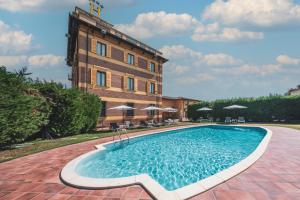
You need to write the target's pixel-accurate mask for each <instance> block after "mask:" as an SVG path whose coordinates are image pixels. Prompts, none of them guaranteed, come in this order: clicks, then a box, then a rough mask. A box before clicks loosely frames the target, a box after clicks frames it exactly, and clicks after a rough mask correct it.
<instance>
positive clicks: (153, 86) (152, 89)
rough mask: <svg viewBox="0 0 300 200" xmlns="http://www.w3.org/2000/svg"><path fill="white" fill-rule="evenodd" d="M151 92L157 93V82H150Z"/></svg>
mask: <svg viewBox="0 0 300 200" xmlns="http://www.w3.org/2000/svg"><path fill="white" fill-rule="evenodd" d="M150 93H151V94H154V93H155V84H154V83H150Z"/></svg>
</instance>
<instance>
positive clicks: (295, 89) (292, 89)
mask: <svg viewBox="0 0 300 200" xmlns="http://www.w3.org/2000/svg"><path fill="white" fill-rule="evenodd" d="M299 90H300V85H298V86H297V88H291V89H290V90H289V91H288V93H290V92H295V91H299Z"/></svg>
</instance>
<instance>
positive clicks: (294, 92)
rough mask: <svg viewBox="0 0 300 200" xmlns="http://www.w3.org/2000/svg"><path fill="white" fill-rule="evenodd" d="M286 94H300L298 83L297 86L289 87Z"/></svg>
mask: <svg viewBox="0 0 300 200" xmlns="http://www.w3.org/2000/svg"><path fill="white" fill-rule="evenodd" d="M286 95H289V96H295V95H300V85H298V86H297V88H292V89H290V90H289V91H288V92H287V93H286Z"/></svg>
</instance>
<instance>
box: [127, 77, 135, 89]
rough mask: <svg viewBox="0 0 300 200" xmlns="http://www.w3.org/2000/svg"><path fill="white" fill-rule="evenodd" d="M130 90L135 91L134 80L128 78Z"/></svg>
mask: <svg viewBox="0 0 300 200" xmlns="http://www.w3.org/2000/svg"><path fill="white" fill-rule="evenodd" d="M128 90H129V91H134V79H133V78H130V77H128Z"/></svg>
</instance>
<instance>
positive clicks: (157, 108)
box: [141, 106, 163, 121]
mask: <svg viewBox="0 0 300 200" xmlns="http://www.w3.org/2000/svg"><path fill="white" fill-rule="evenodd" d="M141 110H146V111H152V110H158V111H160V110H163V109H161V108H159V107H155V106H149V107H147V108H143V109H141ZM153 117H154V116H153ZM157 120H158V121H159V113H158V117H157Z"/></svg>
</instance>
